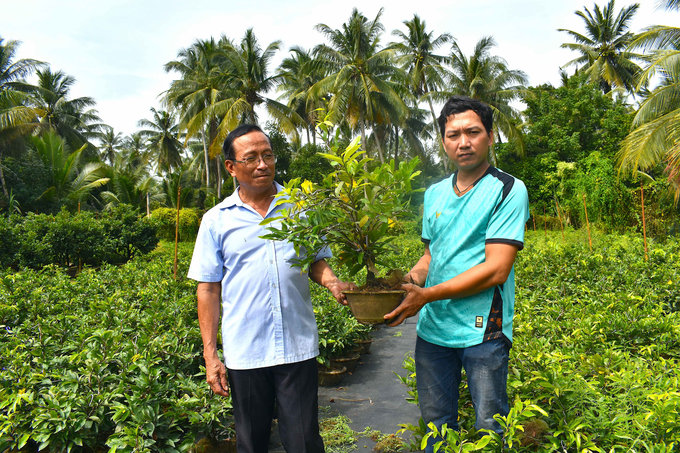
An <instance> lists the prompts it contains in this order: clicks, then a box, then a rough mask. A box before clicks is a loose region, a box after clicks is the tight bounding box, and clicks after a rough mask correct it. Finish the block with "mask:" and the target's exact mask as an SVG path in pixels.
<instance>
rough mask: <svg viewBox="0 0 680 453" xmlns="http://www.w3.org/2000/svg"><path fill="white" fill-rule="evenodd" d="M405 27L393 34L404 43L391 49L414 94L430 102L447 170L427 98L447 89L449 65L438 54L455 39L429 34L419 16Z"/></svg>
mask: <svg viewBox="0 0 680 453" xmlns="http://www.w3.org/2000/svg"><path fill="white" fill-rule="evenodd" d="M404 25H406V29H407V31H406V33H404V32H402V31H401V30H394V31H393V32H392V34H393V35H394V36H397V37H398V38H400V39H401V41H399V42H392V43H390V45H389V48H391V49H394V50H395V51H396V53H397V60H396V62H397V64H398V65H399V66H400V67H401V69H402V70H403V71H405V72H406V74H408V82H409V86H410V88H411V90H412V92H413V94H414V95H415V96H416V97H417V98H418V99H419V100H422V99H425V100H427V103H428V106H429V107H430V114H431V115H432V126H433V127H434V129H435V136H436V137H438V139H439V140H438V142H439V148H440V151H441V157H442V164H444V166H445V168H446V153H444V148H443V146H442V137H441V132H440V131H439V128H438V127H437V116H436V115H435V113H434V107H433V106H432V97H431V96H428V94H429V93H430V91H433V90H434V91H437V90H439V89H440V88H443V87H444V86H445V85H444V78H443V77H442V76H443V73H444V72H445V71H444V69H443V66H442V65H443V64H444V63H446V62H447V58H446V57H445V56H443V55H437V54H435V52H436V51H437V49H439V48H440V47H441V46H443V45H445V44H448V43H452V42H454V38H453V36H451V35H450V34H449V33H443V34H441V35H439V36H437V37H435V36H434V32H433V31H430V32H428V31H427V27H426V24H425V21H423V20H421V19H420V17H418V15H417V14H414V15H413V19H411V20H405V21H404Z"/></svg>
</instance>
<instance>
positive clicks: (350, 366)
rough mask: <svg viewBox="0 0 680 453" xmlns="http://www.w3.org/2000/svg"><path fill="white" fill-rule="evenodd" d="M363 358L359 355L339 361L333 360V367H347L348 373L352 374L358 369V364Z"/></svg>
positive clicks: (339, 359)
mask: <svg viewBox="0 0 680 453" xmlns="http://www.w3.org/2000/svg"><path fill="white" fill-rule="evenodd" d="M360 358H361V356H360V355H359V354H350V355H349V356H348V357H339V358H337V359H331V367H333V368H340V367H343V366H344V367H345V368H347V372H348V373H352V372H353V371H354V369H355V368H356V367H357V363H359V359H360Z"/></svg>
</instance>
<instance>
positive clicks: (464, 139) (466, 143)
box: [459, 134, 470, 148]
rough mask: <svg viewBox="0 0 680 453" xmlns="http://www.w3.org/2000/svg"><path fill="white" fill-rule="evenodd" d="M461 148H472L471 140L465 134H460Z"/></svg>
mask: <svg viewBox="0 0 680 453" xmlns="http://www.w3.org/2000/svg"><path fill="white" fill-rule="evenodd" d="M459 146H460V147H461V148H467V147H468V146H470V139H469V138H468V136H467V135H465V134H460V145H459Z"/></svg>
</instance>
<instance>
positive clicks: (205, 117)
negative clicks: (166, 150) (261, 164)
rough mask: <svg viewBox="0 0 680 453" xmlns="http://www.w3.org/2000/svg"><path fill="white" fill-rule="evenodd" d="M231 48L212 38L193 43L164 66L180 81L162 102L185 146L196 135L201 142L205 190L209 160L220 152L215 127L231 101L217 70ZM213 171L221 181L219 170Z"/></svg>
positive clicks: (227, 42)
mask: <svg viewBox="0 0 680 453" xmlns="http://www.w3.org/2000/svg"><path fill="white" fill-rule="evenodd" d="M225 47H226V48H225ZM232 47H233V45H232V43H231V42H229V41H228V40H226V38H223V39H222V41H221V42H220V43H218V42H216V41H215V40H214V39H213V38H210V39H208V40H197V41H196V42H195V43H194V44H192V45H191V46H190V47H189V48H187V49H182V50H180V51H179V52H178V54H177V60H174V61H171V62H169V63H167V64H166V65H165V71H166V72H170V71H174V72H178V73H179V74H180V76H181V78H180V79H179V80H174V81H173V82H172V84H171V86H170V89H169V90H168V91H167V92H166V93H165V97H164V102H165V104H166V105H168V106H172V107H174V108H177V109H178V110H179V112H180V128H182V129H185V130H186V138H185V145H186V142H188V140H190V139H191V138H193V137H196V136H199V135H200V137H201V139H202V142H203V154H204V160H205V165H204V166H203V168H204V170H205V184H206V187H210V160H211V159H214V158H215V156H216V155H217V154H219V152H220V143H217V141H216V138H217V135H218V126H219V125H220V123H221V122H222V120H223V118H224V113H223V110H225V108H226V109H228V107H229V106H230V105H231V103H232V102H231V99H232V98H233V93H232V92H231V91H230V90H229V89H228V88H227V87H226V86H225V85H224V82H223V77H221V67H220V65H221V64H222V63H224V62H225V60H226V59H225V58H224V53H225V51H226V50H227V49H230V48H232ZM217 169H218V180H219V181H221V176H220V174H219V173H220V172H219V170H220V168H219V166H218V167H217ZM219 181H218V185H219Z"/></svg>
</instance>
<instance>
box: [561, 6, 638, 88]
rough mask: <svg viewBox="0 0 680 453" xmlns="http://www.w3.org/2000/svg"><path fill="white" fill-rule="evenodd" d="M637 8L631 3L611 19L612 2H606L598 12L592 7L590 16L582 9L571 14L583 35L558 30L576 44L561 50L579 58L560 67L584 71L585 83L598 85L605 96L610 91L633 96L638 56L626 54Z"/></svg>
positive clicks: (612, 13)
mask: <svg viewBox="0 0 680 453" xmlns="http://www.w3.org/2000/svg"><path fill="white" fill-rule="evenodd" d="M639 7H640V5H639V4H638V3H634V4H632V5H630V6H627V7H625V8H623V9H621V10H620V11H619V12H618V14H616V15H615V12H614V0H609V2H608V3H607V4H606V5H605V6H604V8H602V9H601V8H600V6H599V5H597V4H595V5H594V6H593V11H592V12H591V11H590V10H589V9H588V8H586V7H584V8H583V11H575V12H574V14H576V15H577V16H579V17H580V18H581V19H583V22H584V24H585V27H586V31H585V33H579V32H576V31H572V30H567V29H564V28H560V29H558V31H563V32H565V33H567V34H569V35H570V36H571V37H572V38H573V39H574V40H575V41H576V42H575V43H564V44H562V46H561V47H562V48H565V49H570V50H573V51H576V52H578V53H580V54H581V56H580V57H578V58H575V59H573V60H571V61H569V62H567V63H566V64H565V65H564V67H569V66H576V67H581V68H584V69H585V71H586V73H587V74H588V77H589V80H590V81H591V82H592V83H597V84H599V86H600V88H601V89H602V92H603V93H605V94H606V93H609V92H610V91H611V89H612V87H617V88H625V89H626V90H628V91H630V92H633V91H634V89H635V84H636V83H635V82H636V79H637V77H638V76H639V74H640V67H639V66H638V65H637V64H636V63H635V62H634V61H633V60H635V59H637V58H639V57H640V56H639V55H637V54H635V53H633V52H631V51H630V50H629V44H630V43H631V41H632V40H633V36H634V35H633V33H631V32H630V31H628V30H629V24H630V22H631V21H632V20H633V17H634V16H635V13H636V12H637V10H638V8H639Z"/></svg>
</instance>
